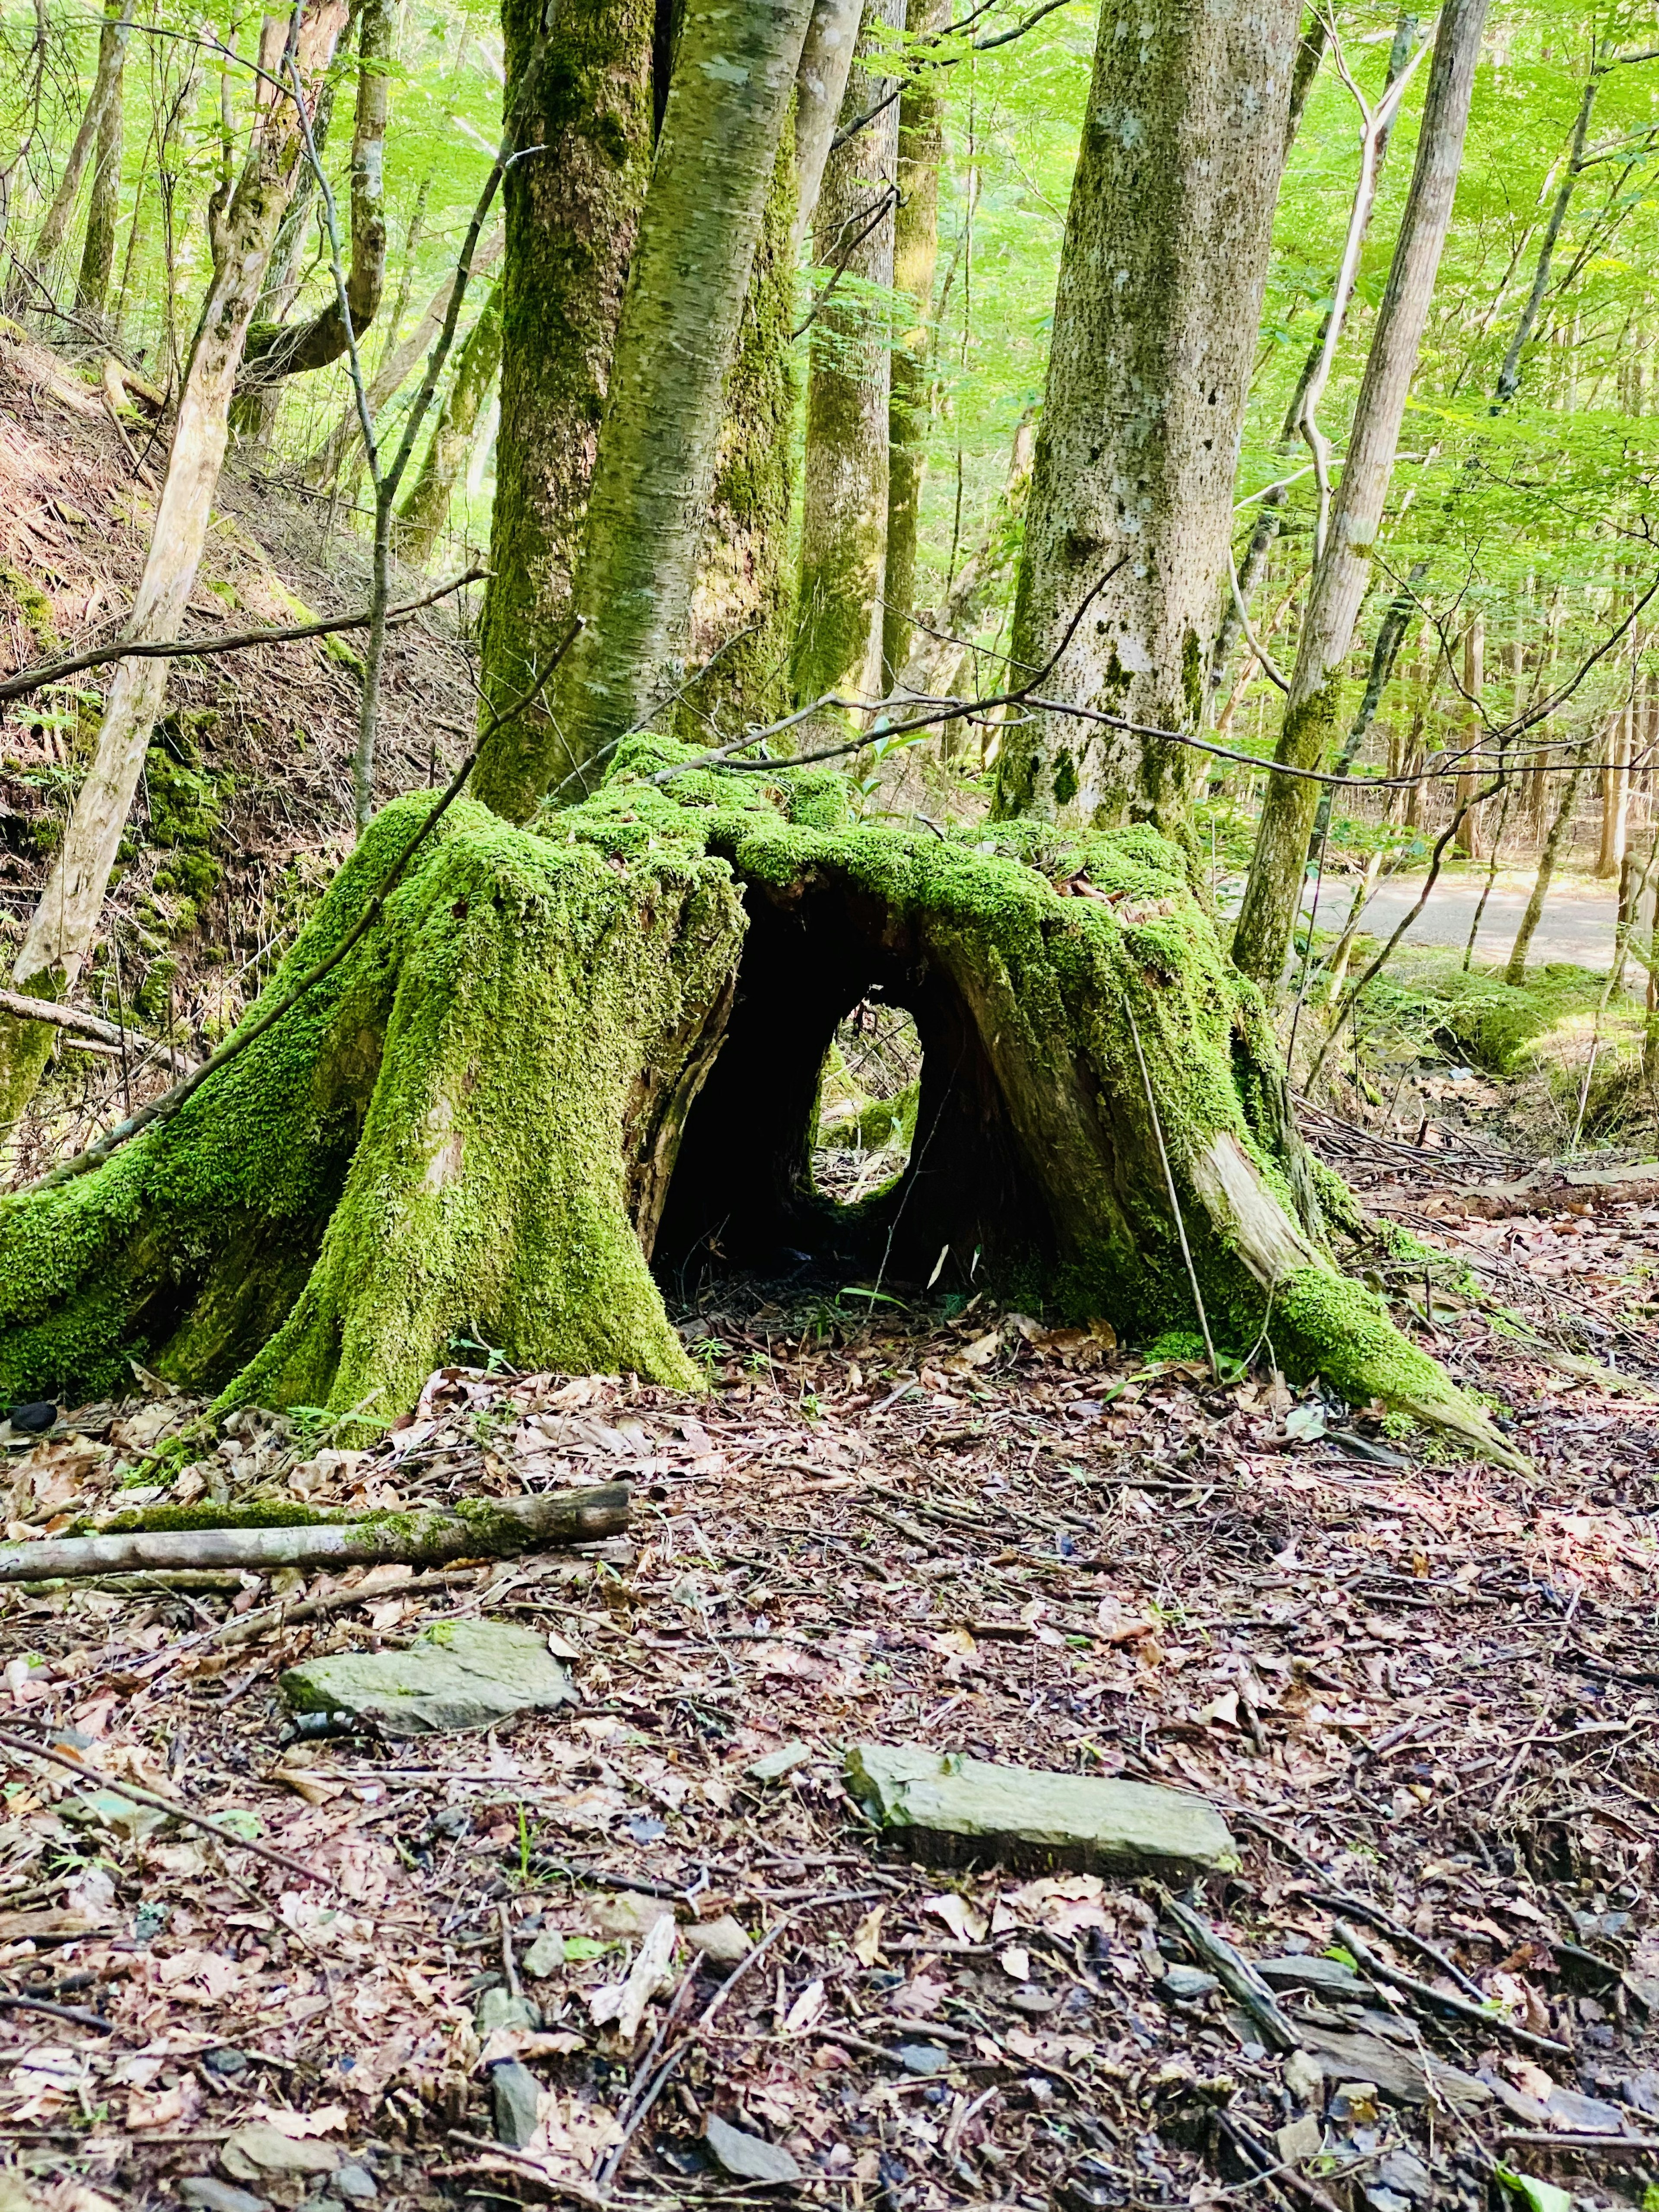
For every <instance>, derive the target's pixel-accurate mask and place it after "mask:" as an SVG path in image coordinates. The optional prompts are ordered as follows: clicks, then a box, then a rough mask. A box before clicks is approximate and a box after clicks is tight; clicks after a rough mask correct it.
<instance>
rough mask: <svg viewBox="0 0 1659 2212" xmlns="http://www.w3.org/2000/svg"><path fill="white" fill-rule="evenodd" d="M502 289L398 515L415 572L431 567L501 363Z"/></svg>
mask: <svg viewBox="0 0 1659 2212" xmlns="http://www.w3.org/2000/svg"><path fill="white" fill-rule="evenodd" d="M501 307H502V294H501V286H500V285H499V284H497V285H496V286H495V288H494V289H493V290H492V291H491V293H490V295H489V298H488V299H487V300H486V301H484V304H483V313H481V314H480V315H479V317H478V319H477V322H476V323H474V324H473V325H472V328H471V330H470V331H468V332H467V335H466V339H465V343H464V344H463V345H462V347H461V349H460V351H459V354H458V355H457V356H456V357H455V374H454V376H453V378H452V379H451V381H450V386H449V392H448V396H447V398H446V399H445V401H444V404H443V411H442V413H441V415H440V416H439V417H438V425H437V428H435V430H434V431H433V433H432V441H431V443H430V444H429V445H428V447H427V449H426V458H425V459H424V460H423V461H422V464H421V473H420V475H419V476H418V477H416V479H415V485H414V489H412V490H411V491H410V495H409V497H408V498H407V499H406V500H405V501H404V504H403V508H402V511H401V513H399V515H398V556H399V557H400V558H401V559H402V560H404V561H405V562H408V563H409V565H410V567H411V568H426V567H427V566H428V564H429V562H431V559H432V549H433V547H434V546H435V544H437V542H438V533H439V532H440V531H441V530H442V528H443V526H444V525H445V523H446V522H447V520H449V503H450V501H451V500H452V499H453V497H454V495H455V487H456V485H457V483H459V481H460V477H461V472H462V471H463V470H464V469H465V466H466V463H467V456H468V455H469V454H470V453H471V451H472V445H473V440H474V438H475V436H476V435H477V428H478V417H479V416H480V414H481V413H482V412H483V408H484V406H485V404H486V403H487V401H488V400H489V394H490V392H491V390H492V388H493V387H494V385H495V377H496V374H497V372H498V371H499V369H500V368H501Z"/></svg>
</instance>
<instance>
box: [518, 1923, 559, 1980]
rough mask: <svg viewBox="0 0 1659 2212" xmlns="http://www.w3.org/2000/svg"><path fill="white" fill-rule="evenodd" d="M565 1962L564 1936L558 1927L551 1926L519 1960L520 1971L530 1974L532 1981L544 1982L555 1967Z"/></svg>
mask: <svg viewBox="0 0 1659 2212" xmlns="http://www.w3.org/2000/svg"><path fill="white" fill-rule="evenodd" d="M563 1964H564V1938H563V1936H561V1935H560V1933H559V1931H558V1929H556V1928H550V1929H548V1930H547V1932H546V1933H545V1935H542V1936H538V1937H537V1938H536V1940H535V1942H533V1943H532V1945H531V1947H530V1948H529V1949H528V1950H527V1951H526V1953H525V1954H524V1956H523V1958H522V1959H520V1961H519V1972H520V1973H521V1974H528V1975H529V1977H530V1978H531V1980H532V1982H544V1981H545V1980H546V1979H547V1978H548V1976H549V1975H550V1973H552V1972H554V1970H555V1968H556V1967H559V1966H563Z"/></svg>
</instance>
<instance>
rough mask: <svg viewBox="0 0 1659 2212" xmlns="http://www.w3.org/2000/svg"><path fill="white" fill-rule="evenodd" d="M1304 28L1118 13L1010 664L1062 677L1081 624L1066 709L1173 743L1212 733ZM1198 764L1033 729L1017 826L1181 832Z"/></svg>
mask: <svg viewBox="0 0 1659 2212" xmlns="http://www.w3.org/2000/svg"><path fill="white" fill-rule="evenodd" d="M1296 48H1297V9H1296V8H1295V6H1294V5H1293V4H1292V0H1264V4H1262V5H1261V6H1255V5H1249V6H1247V5H1245V4H1243V0H1212V4H1211V5H1209V6H1207V7H1204V8H1194V9H1184V10H1178V9H1164V10H1160V11H1158V12H1157V13H1155V14H1152V15H1147V14H1146V12H1145V11H1144V10H1141V9H1136V8H1133V7H1132V6H1131V5H1130V4H1129V0H1106V4H1105V5H1104V6H1103V9H1102V11H1101V16H1100V28H1099V33H1098V36H1097V44H1096V47H1095V67H1094V82H1093V85H1092V87H1091V92H1090V96H1089V102H1088V106H1087V109H1086V111H1085V123H1084V128H1083V143H1082V150H1081V154H1080V155H1079V162H1078V169H1077V178H1076V181H1075V183H1074V184H1073V188H1072V202H1071V208H1070V211H1069V213H1068V216H1067V218H1066V240H1065V244H1064V246H1063V247H1062V249H1061V254H1060V283H1059V288H1058V291H1057V293H1056V296H1055V301H1054V339H1053V344H1052V347H1051V350H1050V354H1049V362H1048V396H1047V399H1046V402H1045V404H1044V410H1043V417H1042V429H1041V431H1040V433H1039V435H1038V438H1037V450H1036V467H1035V470H1034V472H1033V475H1032V479H1031V492H1030V501H1029V503H1028V507H1027V512H1026V522H1025V548H1024V556H1023V558H1022V561H1021V563H1020V573H1019V582H1018V589H1017V592H1016V598H1015V605H1014V620H1013V634H1012V653H1013V654H1014V657H1015V659H1017V660H1018V662H1020V663H1022V664H1024V665H1028V666H1033V667H1042V666H1044V665H1046V664H1047V663H1048V661H1049V660H1050V659H1052V657H1053V656H1054V653H1056V652H1057V651H1058V650H1059V648H1060V645H1061V643H1062V641H1063V640H1064V639H1065V638H1066V634H1067V632H1068V630H1069V629H1070V628H1071V626H1072V624H1073V622H1076V623H1078V627H1077V629H1076V631H1075V634H1074V635H1073V637H1072V640H1071V643H1070V645H1069V647H1067V649H1066V652H1065V653H1064V655H1063V657H1062V658H1061V659H1060V663H1059V665H1057V666H1055V667H1054V670H1053V672H1052V673H1051V674H1050V675H1049V676H1048V678H1046V679H1045V687H1044V688H1045V690H1046V691H1047V693H1048V696H1051V697H1054V698H1056V699H1059V700H1062V701H1065V702H1072V703H1074V704H1076V705H1079V706H1081V707H1085V708H1096V709H1098V710H1101V711H1103V712H1106V713H1109V714H1115V715H1121V716H1123V717H1124V718H1126V719H1127V720H1130V721H1133V722H1140V723H1146V724H1151V725H1154V726H1158V727H1161V728H1164V729H1180V730H1195V729H1197V728H1199V727H1200V726H1201V725H1202V724H1203V721H1204V720H1205V716H1206V705H1207V702H1206V681H1205V674H1206V669H1207V667H1208V665H1209V659H1210V654H1211V651H1212V647H1213V645H1214V641H1215V631H1216V623H1217V610H1218V604H1219V591H1220V586H1221V584H1222V581H1223V580H1224V578H1225V574H1226V559H1227V544H1228V538H1229V536H1230V534H1231V522H1232V492H1233V468H1234V460H1235V456H1236V454H1237V446H1238V436H1239V430H1240V426H1241V422H1242V420H1243V406H1244V398H1245V391H1246V386H1247V384H1248V381H1249V370H1250V362H1251V356H1252V353H1253V350H1254V349H1255V341H1256V328H1257V322H1258V319H1259V316H1260V313H1261V296H1262V291H1263V288H1264V286H1265V283H1266V281H1267V258H1268V252H1269V246H1270V241H1271V234H1272V228H1273V204H1274V200H1275V198H1276V197H1277V193H1278V187H1279V172H1280V169H1281V167H1283V163H1284V155H1285V122H1286V118H1287V115H1288V112H1289V107H1290V92H1291V72H1292V68H1293V64H1294V61H1295V55H1296ZM1224 303H1225V305H1224ZM1085 605H1086V614H1085ZM1079 618H1081V619H1079ZM1193 760H1194V756H1193V755H1192V754H1191V753H1190V752H1189V751H1188V750H1187V749H1186V748H1184V747H1182V746H1170V745H1163V744H1158V743H1157V742H1156V741H1149V740H1144V739H1142V738H1139V736H1136V735H1134V734H1133V733H1130V732H1118V731H1113V730H1109V729H1107V728H1105V727H1103V726H1101V725H1098V724H1093V725H1091V724H1089V723H1086V722H1079V721H1077V720H1073V719H1071V718H1069V717H1067V716H1065V715H1060V714H1034V715H1032V716H1031V718H1030V720H1027V721H1025V722H1024V723H1023V724H1022V725H1021V726H1019V727H1018V729H1017V730H1012V731H1010V732H1008V733H1007V734H1006V737H1005V739H1004V743H1003V747H1002V751H1001V756H1000V762H999V766H998V781H997V799H996V806H997V811H998V812H999V813H1000V814H1004V815H1010V814H1035V815H1036V816H1038V817H1042V818H1045V819H1053V818H1054V817H1066V818H1071V819H1077V820H1081V821H1083V822H1092V823H1097V824H1099V825H1101V826H1105V825H1107V824H1109V823H1112V822H1115V821H1116V820H1118V819H1120V818H1121V817H1123V816H1124V815H1125V814H1129V815H1132V816H1133V817H1139V818H1147V819H1150V820H1152V821H1154V822H1156V823H1159V824H1161V825H1162V826H1164V827H1166V828H1170V829H1179V828H1180V826H1181V824H1182V820H1183V817H1184V814H1185V807H1186V799H1187V794H1188V789H1189V787H1190V785H1191V782H1192V780H1193V776H1194V773H1195V771H1194V768H1193V765H1192V763H1193Z"/></svg>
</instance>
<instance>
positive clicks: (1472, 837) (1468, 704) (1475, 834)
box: [1452, 615, 1486, 860]
mask: <svg viewBox="0 0 1659 2212" xmlns="http://www.w3.org/2000/svg"><path fill="white" fill-rule="evenodd" d="M1485 689H1486V617H1485V616H1484V615H1476V616H1475V617H1474V620H1473V621H1472V622H1471V623H1470V624H1469V626H1468V629H1466V630H1465V631H1464V633H1463V702H1462V717H1461V719H1462V724H1463V744H1465V746H1467V747H1473V746H1474V745H1478V744H1480V694H1481V692H1482V691H1483V690H1485ZM1479 789H1480V775H1478V774H1477V773H1476V771H1475V770H1474V769H1465V771H1464V773H1463V774H1462V775H1460V776H1459V777H1458V779H1457V781H1456V782H1455V784H1454V785H1453V786H1452V803H1453V805H1455V807H1456V808H1457V810H1458V812H1459V813H1460V814H1461V815H1462V826H1461V827H1460V829H1458V833H1457V836H1456V837H1455V839H1454V841H1453V843H1452V850H1453V852H1455V853H1457V854H1461V855H1462V858H1463V859H1464V860H1479V859H1480V843H1481V831H1482V828H1483V823H1482V822H1481V813H1482V809H1481V807H1480V805H1479V804H1478V803H1477V801H1476V799H1475V793H1476V792H1477V791H1479Z"/></svg>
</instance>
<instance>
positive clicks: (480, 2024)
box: [473, 1986, 542, 2039]
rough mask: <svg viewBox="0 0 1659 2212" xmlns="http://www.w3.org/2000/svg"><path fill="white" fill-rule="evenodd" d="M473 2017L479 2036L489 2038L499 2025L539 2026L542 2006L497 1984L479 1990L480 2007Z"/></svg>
mask: <svg viewBox="0 0 1659 2212" xmlns="http://www.w3.org/2000/svg"><path fill="white" fill-rule="evenodd" d="M473 2018H474V2021H475V2023H476V2025H477V2030H478V2033H479V2036H480V2037H481V2038H483V2039H488V2038H489V2037H490V2036H492V2035H493V2034H494V2033H495V2030H496V2029H497V2028H498V2027H528V2028H532V2029H533V2028H538V2027H540V2026H541V2024H542V2008H541V2007H540V2006H539V2005H538V2004H532V2002H530V1999H529V1998H528V1997H515V1996H513V1993H512V1991H511V1990H504V1989H501V1987H499V1986H497V1987H496V1988H495V1989H493V1990H481V1991H480V1992H479V1996H478V2008H477V2012H476V2013H475V2014H474V2015H473Z"/></svg>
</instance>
